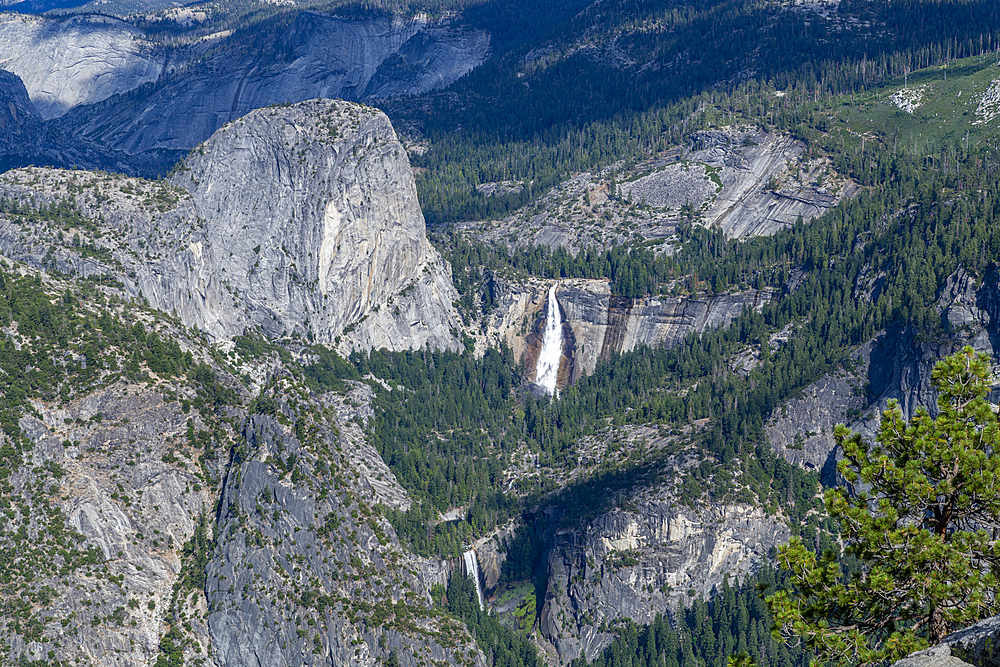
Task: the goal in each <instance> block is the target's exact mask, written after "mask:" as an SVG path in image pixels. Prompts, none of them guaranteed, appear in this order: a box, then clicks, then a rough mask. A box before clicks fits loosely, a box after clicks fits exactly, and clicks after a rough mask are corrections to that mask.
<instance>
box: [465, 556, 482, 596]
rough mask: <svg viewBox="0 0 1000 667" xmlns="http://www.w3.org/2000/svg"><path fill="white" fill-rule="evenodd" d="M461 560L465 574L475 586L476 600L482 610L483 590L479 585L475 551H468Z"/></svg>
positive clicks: (477, 560)
mask: <svg viewBox="0 0 1000 667" xmlns="http://www.w3.org/2000/svg"><path fill="white" fill-rule="evenodd" d="M462 558H463V559H464V561H465V573H466V574H467V575H469V576H470V577H471V578H472V581H473V582H475V584H476V598H477V599H478V600H479V608H480V609H482V608H483V589H482V586H481V585H480V583H479V559H477V558H476V551H475V550H474V549H469V550H468V551H466V552H465V553H464V554H462Z"/></svg>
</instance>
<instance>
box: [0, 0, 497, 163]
mask: <svg viewBox="0 0 1000 667" xmlns="http://www.w3.org/2000/svg"><path fill="white" fill-rule="evenodd" d="M230 33H231V31H221V32H218V33H214V34H212V35H209V36H204V35H202V36H198V35H196V34H192V35H190V36H188V35H186V34H181V35H179V36H175V37H174V38H172V39H171V40H170V41H169V43H166V42H164V43H160V42H158V41H156V39H157V38H155V37H152V36H149V35H147V34H146V33H144V32H143V31H142V30H140V29H139V28H136V27H135V26H133V25H131V24H129V23H127V22H123V21H120V20H118V19H113V18H110V17H105V16H99V15H79V16H73V17H69V18H43V17H37V16H26V15H20V14H6V15H4V16H3V17H0V68H3V69H6V70H8V71H10V72H12V73H14V74H16V75H18V76H19V77H20V78H21V79H22V80H23V82H24V84H25V87H26V89H27V92H28V96H29V98H30V99H31V101H32V103H33V104H34V105H35V108H36V110H37V112H38V115H39V116H40V117H41V118H42V119H43V120H50V119H57V118H58V119H59V120H58V123H52V124H51V125H52V127H53V130H58V131H59V132H62V133H64V134H65V135H67V137H72V139H73V140H75V141H79V142H89V143H93V144H94V145H95V146H99V147H100V149H101V150H103V151H105V152H109V153H114V154H116V155H118V156H119V158H120V162H121V163H122V165H123V167H124V169H125V170H126V171H127V173H141V174H150V173H157V174H158V173H163V172H164V171H166V169H167V168H169V166H170V165H171V164H173V163H174V161H176V159H177V158H178V157H180V156H182V155H183V154H184V153H185V152H187V150H188V149H190V148H192V147H193V146H195V145H197V144H198V143H200V142H202V141H205V140H206V139H208V138H209V137H210V136H211V134H212V133H213V132H214V131H215V130H217V129H218V128H219V127H221V126H222V125H223V124H225V123H227V122H229V121H232V120H234V119H236V118H239V117H241V116H243V115H245V114H246V113H247V112H249V111H251V110H253V109H257V108H261V107H265V106H268V105H272V104H281V103H289V102H300V101H303V100H308V99H312V98H316V97H329V98H344V99H348V100H354V101H361V100H370V99H377V98H387V97H394V96H400V95H408V94H413V93H420V92H425V91H428V90H434V89H437V88H440V87H443V86H446V85H448V84H450V83H451V82H453V81H455V80H456V79H458V78H460V77H461V76H463V75H465V74H466V73H468V72H469V71H471V70H472V69H473V68H475V67H476V66H478V65H479V64H480V63H481V62H482V61H483V59H484V58H485V57H486V54H487V51H488V48H489V35H487V34H486V33H484V32H476V31H461V30H457V29H454V28H452V27H450V26H449V25H448V24H447V23H445V22H442V21H437V20H430V19H428V18H427V17H426V16H424V15H420V16H417V17H413V18H408V19H403V18H393V17H380V18H372V19H367V20H346V19H341V18H336V17H333V16H330V15H327V14H322V13H318V12H313V11H302V12H298V13H295V14H292V15H291V18H290V19H289V18H288V17H285V18H282V19H281V20H275V21H273V22H266V23H264V24H263V25H258V26H252V27H249V28H245V29H244V30H241V31H237V32H236V33H235V34H230ZM262 45H263V47H262ZM4 145H5V146H7V147H8V148H7V149H6V150H9V151H16V150H18V149H19V148H20V147H19V145H18V144H16V143H9V144H4ZM61 164H62V165H63V166H69V165H71V164H76V163H70V162H64V163H61ZM78 166H103V165H92V164H91V163H90V162H82V163H80V164H79V165H78Z"/></svg>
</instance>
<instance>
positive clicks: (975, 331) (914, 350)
mask: <svg viewBox="0 0 1000 667" xmlns="http://www.w3.org/2000/svg"><path fill="white" fill-rule="evenodd" d="M935 307H936V310H937V312H938V313H939V314H940V316H941V322H942V325H943V327H944V333H943V335H941V336H939V337H935V338H930V339H928V338H925V337H921V336H918V335H917V334H916V332H914V331H913V330H912V329H910V328H905V327H898V326H897V327H893V328H890V329H888V330H886V331H883V332H881V333H879V335H878V336H876V337H875V338H874V339H872V340H870V341H868V342H866V343H865V344H864V345H862V346H861V347H860V348H859V349H858V350H857V351H856V352H855V353H854V354H853V355H852V362H851V364H849V368H848V369H845V370H841V371H838V372H837V373H833V374H830V375H826V376H824V377H822V378H820V379H819V380H817V381H816V382H814V383H812V384H811V385H809V386H808V387H806V388H804V389H803V391H802V392H801V396H800V397H798V398H793V399H792V400H790V401H788V402H787V403H786V404H785V405H784V406H783V407H782V408H779V409H778V410H776V411H775V414H774V415H772V417H771V419H770V420H769V422H768V425H767V432H768V436H769V439H770V441H771V444H772V445H773V446H774V447H775V449H776V451H777V452H778V453H779V454H781V455H782V456H784V457H785V458H786V459H787V460H788V461H790V462H792V463H796V464H799V465H803V466H804V467H806V468H812V469H817V470H820V471H821V473H822V478H823V480H824V482H825V483H828V484H829V483H834V482H835V481H836V468H835V466H836V461H837V458H838V455H839V452H838V451H835V443H834V439H833V427H834V426H835V425H836V424H838V423H846V424H847V425H848V426H849V427H850V428H851V429H852V430H854V431H857V432H859V433H861V434H862V436H863V437H864V438H865V439H866V440H868V441H869V442H871V441H874V439H875V437H876V436H877V434H878V426H879V420H880V417H881V411H882V410H883V409H884V408H885V407H886V405H887V404H888V402H889V400H895V401H897V402H898V404H899V407H900V409H901V410H902V412H903V415H904V417H905V418H906V419H910V418H912V417H913V415H914V414H916V411H917V410H918V409H919V408H921V407H924V408H927V409H928V411H929V412H930V413H931V414H932V415H934V414H936V413H937V392H936V391H935V390H934V388H933V386H932V385H931V371H932V370H933V369H934V365H935V364H936V363H937V362H938V361H939V360H940V359H942V358H943V357H945V356H947V355H949V354H952V353H953V352H956V351H957V350H959V349H960V348H961V347H963V346H965V345H971V346H972V347H973V348H974V349H976V350H977V351H979V352H985V353H986V354H988V355H990V356H991V357H992V358H993V359H994V360H996V359H998V358H1000V273H998V272H997V271H996V270H993V271H990V272H988V273H987V274H986V275H985V276H983V278H982V280H981V281H980V280H977V279H976V278H975V277H974V276H971V275H969V274H967V273H966V272H965V271H962V270H959V271H958V272H956V273H955V274H954V275H952V276H951V277H949V279H948V281H947V283H946V285H945V287H944V289H943V290H942V291H941V293H940V294H939V296H938V302H937V304H936V306H935ZM998 398H1000V391H997V390H994V392H993V395H992V396H991V400H992V401H993V402H998Z"/></svg>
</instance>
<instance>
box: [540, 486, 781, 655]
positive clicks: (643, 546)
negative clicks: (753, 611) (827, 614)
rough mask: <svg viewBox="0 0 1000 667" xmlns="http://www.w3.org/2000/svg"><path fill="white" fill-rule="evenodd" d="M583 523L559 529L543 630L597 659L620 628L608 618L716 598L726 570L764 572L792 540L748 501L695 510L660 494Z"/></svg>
mask: <svg viewBox="0 0 1000 667" xmlns="http://www.w3.org/2000/svg"><path fill="white" fill-rule="evenodd" d="M647 495H648V496H649V497H646V498H644V499H642V500H640V501H638V502H636V503H635V504H634V506H633V507H631V508H629V509H622V508H618V509H614V510H612V511H610V512H607V513H605V514H602V515H600V516H598V517H596V518H595V519H593V520H591V521H590V522H589V523H588V524H587V525H586V526H585V527H584V528H582V529H579V530H568V529H563V530H558V531H557V532H556V533H555V538H554V544H553V546H552V549H551V551H550V554H549V559H548V574H549V580H548V593H547V594H546V602H545V605H544V607H543V609H542V613H541V616H540V618H539V627H540V629H541V631H542V634H543V635H544V636H545V638H546V640H548V641H549V642H550V643H551V644H553V645H554V646H555V648H556V650H557V651H558V654H559V659H560V661H561V662H563V663H566V662H569V661H570V660H572V659H574V658H576V657H578V656H583V655H586V657H587V658H588V659H593V658H595V657H596V656H597V655H598V653H599V652H600V651H601V650H602V649H603V648H604V647H605V646H607V644H608V643H610V641H611V640H612V639H613V637H614V635H613V634H611V633H610V632H602V631H601V630H600V627H601V626H602V624H603V623H604V622H609V623H610V622H612V621H614V620H615V619H618V618H622V617H626V618H631V619H632V620H634V621H635V622H637V623H640V624H643V623H650V622H651V621H652V620H653V619H654V618H655V616H656V614H658V613H668V612H672V610H673V609H674V608H675V607H676V605H677V603H678V602H681V601H686V602H690V601H691V600H692V599H693V598H694V597H697V596H701V597H708V596H709V595H710V594H711V592H712V591H713V589H714V588H715V587H716V586H718V585H721V583H722V581H723V579H724V578H725V577H727V576H728V577H730V578H731V579H732V580H733V581H735V580H737V579H740V578H742V577H743V576H745V575H746V574H748V573H752V572H754V571H755V570H756V568H757V567H758V565H759V563H760V562H761V559H762V558H763V557H764V555H765V554H766V553H767V552H768V550H769V549H770V548H771V547H773V546H776V545H778V544H782V543H784V542H785V541H787V540H788V535H789V533H788V528H787V527H786V526H785V525H784V523H783V522H782V521H781V520H780V518H778V517H774V516H767V515H766V514H765V513H764V512H763V510H761V509H759V508H754V507H750V506H744V505H728V506H727V505H721V506H716V507H713V508H702V509H700V510H697V511H696V510H694V509H692V508H690V507H686V506H681V505H678V504H675V503H674V502H673V501H671V500H670V498H669V496H668V495H666V494H665V492H663V491H660V492H653V493H651V494H647Z"/></svg>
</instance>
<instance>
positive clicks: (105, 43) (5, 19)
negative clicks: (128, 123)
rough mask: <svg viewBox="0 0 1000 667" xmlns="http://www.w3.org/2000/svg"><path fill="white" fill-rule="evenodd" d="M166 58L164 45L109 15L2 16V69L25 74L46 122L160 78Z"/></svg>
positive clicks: (29, 89) (29, 90) (0, 60)
mask: <svg viewBox="0 0 1000 667" xmlns="http://www.w3.org/2000/svg"><path fill="white" fill-rule="evenodd" d="M165 60H166V50H165V49H164V48H163V47H160V46H158V45H156V44H154V43H152V42H150V41H148V40H146V39H145V36H144V35H143V34H142V32H141V31H140V30H138V29H137V28H135V27H133V26H131V25H129V24H127V23H125V22H124V21H120V20H118V19H114V18H111V17H108V16H97V15H82V16H73V17H70V18H56V19H52V18H42V17H39V16H27V15H23V14H9V13H8V14H2V15H0V68H3V69H5V70H8V71H10V72H13V73H14V74H17V75H18V76H19V77H21V79H22V80H23V81H24V85H25V87H26V88H27V90H28V96H29V97H30V98H31V101H32V102H33V103H34V105H35V108H36V109H38V113H39V115H40V116H41V117H42V118H44V119H46V120H48V119H50V118H58V117H59V116H62V115H63V114H65V113H66V112H67V111H69V110H70V109H72V108H73V107H76V106H80V105H84V104H93V103H95V102H100V101H101V100H104V99H107V98H108V97H111V96H112V95H115V94H117V93H122V92H126V91H128V90H132V89H133V88H136V87H137V86H140V85H142V84H143V83H147V82H151V81H156V79H157V78H158V77H159V76H160V73H161V72H162V71H163V66H164V62H165Z"/></svg>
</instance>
